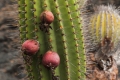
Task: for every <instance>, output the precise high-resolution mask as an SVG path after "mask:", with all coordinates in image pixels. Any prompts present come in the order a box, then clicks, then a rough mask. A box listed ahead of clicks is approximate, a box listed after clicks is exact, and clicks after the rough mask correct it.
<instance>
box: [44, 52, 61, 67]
mask: <svg viewBox="0 0 120 80" xmlns="http://www.w3.org/2000/svg"><path fill="white" fill-rule="evenodd" d="M42 63H43V65H44V66H46V67H48V68H56V67H57V66H58V65H59V64H60V57H59V55H58V54H57V53H56V52H53V51H47V52H46V53H45V54H44V56H43V59H42Z"/></svg>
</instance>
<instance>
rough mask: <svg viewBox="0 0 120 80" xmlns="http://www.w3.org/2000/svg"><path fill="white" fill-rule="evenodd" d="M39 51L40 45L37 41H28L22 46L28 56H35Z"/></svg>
mask: <svg viewBox="0 0 120 80" xmlns="http://www.w3.org/2000/svg"><path fill="white" fill-rule="evenodd" d="M38 50H39V43H38V42H37V41H36V40H26V41H25V42H24V43H23V44H22V51H23V52H24V53H25V54H27V55H35V54H36V53H37V52H38Z"/></svg>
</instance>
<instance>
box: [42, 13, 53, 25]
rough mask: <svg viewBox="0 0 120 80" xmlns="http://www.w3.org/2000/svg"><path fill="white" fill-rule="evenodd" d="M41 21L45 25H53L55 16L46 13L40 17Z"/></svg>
mask: <svg viewBox="0 0 120 80" xmlns="http://www.w3.org/2000/svg"><path fill="white" fill-rule="evenodd" d="M40 20H41V22H42V23H43V24H44V23H46V24H51V23H52V22H53V20H54V15H53V13H52V12H51V11H44V12H42V13H41V15H40Z"/></svg>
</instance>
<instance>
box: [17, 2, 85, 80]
mask: <svg viewBox="0 0 120 80" xmlns="http://www.w3.org/2000/svg"><path fill="white" fill-rule="evenodd" d="M79 2H80V1H78V0H19V1H18V4H19V24H20V28H19V30H20V37H21V42H22V43H23V42H24V41H26V40H28V39H32V40H36V41H38V42H39V45H40V46H39V51H38V52H37V53H36V54H35V55H26V54H23V58H24V60H25V64H26V69H27V71H28V77H29V79H30V80H51V79H54V80H59V79H60V80H85V72H86V67H85V66H86V62H85V60H86V59H85V58H86V57H85V54H84V46H83V38H82V32H81V21H80V18H79V14H80V13H79V5H78V4H79ZM44 11H45V12H44ZM47 11H51V12H52V13H53V15H54V21H52V22H50V23H47V22H49V20H48V21H46V19H47V18H48V16H47ZM43 12H44V13H43ZM41 13H42V16H43V17H41V16H40V15H41ZM50 14H51V13H50ZM52 18H53V17H52ZM50 28H51V29H50ZM49 50H50V51H55V52H56V53H58V55H59V56H60V64H59V65H58V67H57V68H55V70H54V71H53V70H49V69H48V68H46V67H44V65H43V64H42V56H43V55H44V54H45V52H47V51H49ZM53 58H54V57H53ZM51 71H53V72H52V73H51ZM52 74H54V77H56V76H57V78H51V77H52V76H51V75H52Z"/></svg>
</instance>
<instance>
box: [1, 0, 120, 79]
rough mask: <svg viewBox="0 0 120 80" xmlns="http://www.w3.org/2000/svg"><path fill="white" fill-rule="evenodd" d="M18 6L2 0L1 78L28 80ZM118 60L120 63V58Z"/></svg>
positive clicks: (10, 0) (13, 1)
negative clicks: (20, 36) (22, 48)
mask: <svg viewBox="0 0 120 80" xmlns="http://www.w3.org/2000/svg"><path fill="white" fill-rule="evenodd" d="M17 7H18V4H17V0H16V1H15V0H0V80H27V79H26V71H25V66H24V62H23V59H22V56H21V54H20V53H21V51H20V46H21V45H20V38H19V29H18V22H17V20H18V11H17ZM117 60H118V59H117ZM117 62H118V64H119V65H120V59H119V61H117ZM119 65H118V68H120V66H119ZM119 72H120V70H119ZM119 76H120V73H119V75H118V77H119ZM118 80H120V79H118Z"/></svg>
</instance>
